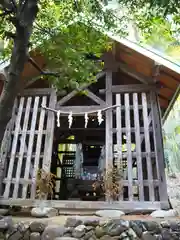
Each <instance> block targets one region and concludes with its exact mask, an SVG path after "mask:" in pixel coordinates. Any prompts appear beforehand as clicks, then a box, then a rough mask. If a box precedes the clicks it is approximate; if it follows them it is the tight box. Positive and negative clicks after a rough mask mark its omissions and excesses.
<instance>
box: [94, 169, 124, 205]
mask: <svg viewBox="0 0 180 240" xmlns="http://www.w3.org/2000/svg"><path fill="white" fill-rule="evenodd" d="M122 179H123V174H122V168H121V167H120V166H119V167H118V166H116V167H115V166H111V165H109V167H108V169H107V170H106V169H104V171H103V172H102V174H101V176H100V179H98V180H97V181H96V182H94V183H93V188H94V191H96V190H97V189H101V190H102V191H103V193H104V195H105V197H106V199H108V200H110V201H111V200H112V201H117V200H118V199H119V196H120V195H121V194H123V184H122Z"/></svg>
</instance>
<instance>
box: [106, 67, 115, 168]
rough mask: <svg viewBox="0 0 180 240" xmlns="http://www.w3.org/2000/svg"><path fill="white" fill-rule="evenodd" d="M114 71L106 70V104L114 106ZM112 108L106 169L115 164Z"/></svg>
mask: <svg viewBox="0 0 180 240" xmlns="http://www.w3.org/2000/svg"><path fill="white" fill-rule="evenodd" d="M111 89H112V73H111V72H109V71H107V72H106V104H107V105H109V106H112V90H111ZM112 116H113V115H112V109H109V110H107V111H106V160H105V161H106V169H108V167H109V166H112V164H113V138H112V127H113V122H112Z"/></svg>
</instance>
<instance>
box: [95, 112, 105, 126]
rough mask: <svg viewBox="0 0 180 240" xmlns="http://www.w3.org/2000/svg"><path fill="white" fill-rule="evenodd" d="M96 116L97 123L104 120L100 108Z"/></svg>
mask: <svg viewBox="0 0 180 240" xmlns="http://www.w3.org/2000/svg"><path fill="white" fill-rule="evenodd" d="M97 118H98V123H99V125H101V123H102V122H103V121H104V119H103V118H102V111H101V110H99V111H98V112H97Z"/></svg>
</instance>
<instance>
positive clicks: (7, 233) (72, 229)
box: [0, 217, 180, 240]
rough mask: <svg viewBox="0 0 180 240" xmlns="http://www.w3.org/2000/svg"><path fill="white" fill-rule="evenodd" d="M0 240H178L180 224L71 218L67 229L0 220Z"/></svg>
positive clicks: (9, 218)
mask: <svg viewBox="0 0 180 240" xmlns="http://www.w3.org/2000/svg"><path fill="white" fill-rule="evenodd" d="M0 232H1V236H0V239H4V240H5V239H8V240H98V239H100V240H121V239H122V240H131V239H132V240H133V239H137V240H138V239H139V240H140V239H142V240H143V239H144V240H156V239H158V240H176V239H177V240H178V239H180V221H179V222H178V221H176V222H171V221H162V222H160V223H157V222H155V221H149V220H148V221H142V220H133V221H126V220H122V219H117V218H116V219H111V220H107V219H106V220H105V219H102V218H99V217H84V218H81V217H72V218H68V219H67V221H66V224H65V225H47V224H46V223H45V222H43V221H41V220H38V219H37V220H36V221H34V222H31V223H23V222H21V223H18V224H13V221H12V218H11V217H4V218H3V217H2V218H1V219H0Z"/></svg>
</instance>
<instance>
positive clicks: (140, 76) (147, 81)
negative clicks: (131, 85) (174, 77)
mask: <svg viewBox="0 0 180 240" xmlns="http://www.w3.org/2000/svg"><path fill="white" fill-rule="evenodd" d="M119 68H120V70H121V71H122V72H123V73H125V74H127V75H128V76H130V77H132V78H135V79H136V80H138V81H140V82H142V83H144V84H152V83H153V82H154V81H153V79H152V78H151V77H146V76H144V75H143V74H141V73H138V72H136V71H134V70H133V69H132V68H130V67H128V65H127V64H124V63H119Z"/></svg>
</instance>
